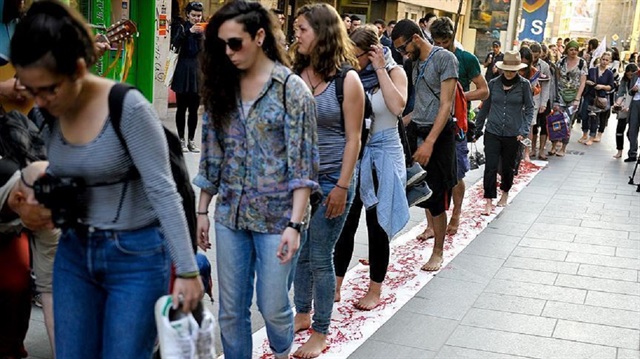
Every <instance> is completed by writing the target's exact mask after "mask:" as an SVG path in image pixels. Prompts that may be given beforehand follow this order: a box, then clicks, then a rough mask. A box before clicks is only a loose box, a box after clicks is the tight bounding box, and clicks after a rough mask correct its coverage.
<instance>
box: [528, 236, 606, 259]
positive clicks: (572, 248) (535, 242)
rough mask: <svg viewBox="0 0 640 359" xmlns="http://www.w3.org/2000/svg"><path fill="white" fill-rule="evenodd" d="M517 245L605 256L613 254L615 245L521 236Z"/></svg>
mask: <svg viewBox="0 0 640 359" xmlns="http://www.w3.org/2000/svg"><path fill="white" fill-rule="evenodd" d="M519 245H520V246H521V247H533V248H543V249H553V250H563V251H567V252H580V253H591V254H603V255H607V256H613V255H615V253H616V249H615V247H607V246H597V245H593V244H585V243H575V242H564V241H557V240H548V239H540V238H528V237H525V238H523V239H522V241H520V244H519Z"/></svg>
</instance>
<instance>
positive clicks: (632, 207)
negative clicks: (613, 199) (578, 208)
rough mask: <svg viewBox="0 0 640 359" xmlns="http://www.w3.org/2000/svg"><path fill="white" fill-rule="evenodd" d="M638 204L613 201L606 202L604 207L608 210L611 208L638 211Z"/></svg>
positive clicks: (612, 209) (613, 209)
mask: <svg viewBox="0 0 640 359" xmlns="http://www.w3.org/2000/svg"><path fill="white" fill-rule="evenodd" d="M637 208H638V207H637V204H635V203H633V204H632V203H629V204H627V205H622V204H612V203H605V204H604V209H607V210H611V211H636V210H637Z"/></svg>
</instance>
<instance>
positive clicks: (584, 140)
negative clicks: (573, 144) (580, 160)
mask: <svg viewBox="0 0 640 359" xmlns="http://www.w3.org/2000/svg"><path fill="white" fill-rule="evenodd" d="M588 139H589V137H587V135H582V137H580V139H578V143H585V142H587V140H588Z"/></svg>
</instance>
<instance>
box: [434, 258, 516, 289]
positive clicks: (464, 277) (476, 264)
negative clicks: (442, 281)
mask: <svg viewBox="0 0 640 359" xmlns="http://www.w3.org/2000/svg"><path fill="white" fill-rule="evenodd" d="M503 264H504V260H503V259H499V258H490V257H483V256H475V255H472V254H467V253H466V251H463V252H462V253H460V254H458V255H457V256H456V257H455V258H454V259H453V260H452V261H451V262H449V264H447V266H446V267H444V268H443V269H442V270H441V271H440V272H438V273H437V274H436V277H438V278H449V279H456V280H461V281H466V282H474V283H482V284H487V283H489V281H490V280H491V278H493V276H494V275H495V274H496V272H497V271H498V269H500V267H501V266H502V265H503Z"/></svg>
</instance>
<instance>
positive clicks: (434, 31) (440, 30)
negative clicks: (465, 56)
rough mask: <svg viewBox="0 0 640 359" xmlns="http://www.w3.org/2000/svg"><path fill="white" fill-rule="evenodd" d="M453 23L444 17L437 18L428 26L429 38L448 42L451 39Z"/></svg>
mask: <svg viewBox="0 0 640 359" xmlns="http://www.w3.org/2000/svg"><path fill="white" fill-rule="evenodd" d="M453 28H454V25H453V21H452V20H451V19H450V18H448V17H446V16H443V17H439V18H437V19H436V20H435V21H434V22H433V23H432V24H431V26H430V28H429V31H431V38H433V39H437V40H450V39H453Z"/></svg>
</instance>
